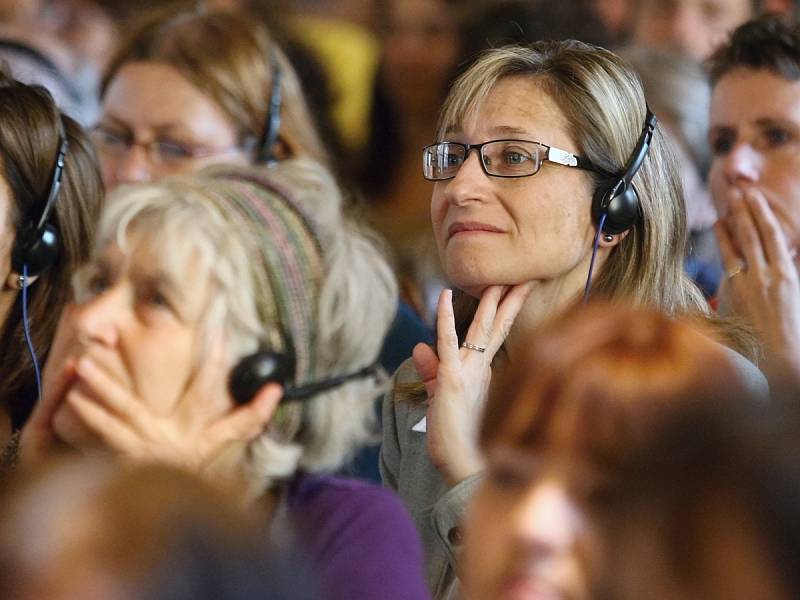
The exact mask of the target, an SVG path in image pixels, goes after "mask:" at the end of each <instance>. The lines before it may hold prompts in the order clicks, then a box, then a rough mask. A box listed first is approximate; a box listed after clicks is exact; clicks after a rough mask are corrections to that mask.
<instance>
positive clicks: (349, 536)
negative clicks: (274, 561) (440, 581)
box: [287, 474, 430, 600]
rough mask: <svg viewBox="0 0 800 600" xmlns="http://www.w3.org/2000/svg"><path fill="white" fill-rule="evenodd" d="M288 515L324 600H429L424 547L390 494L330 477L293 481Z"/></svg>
mask: <svg viewBox="0 0 800 600" xmlns="http://www.w3.org/2000/svg"><path fill="white" fill-rule="evenodd" d="M287 505H288V506H287V509H288V515H289V519H290V520H291V523H292V525H293V533H294V535H295V536H296V537H295V539H296V541H297V543H298V545H299V546H300V548H301V549H303V550H305V551H306V552H308V553H309V555H310V556H311V558H312V560H313V562H314V564H315V565H316V567H317V569H319V571H318V573H319V577H320V583H321V588H322V592H323V597H324V598H325V600H361V599H363V600H376V599H380V600H418V599H419V600H429V599H430V592H429V591H428V588H427V586H426V584H425V576H424V573H423V567H422V564H423V563H422V544H421V542H420V539H419V534H418V533H417V530H416V528H415V527H414V524H413V522H412V521H411V517H409V515H408V513H407V511H406V509H405V508H404V507H403V505H402V503H401V502H400V500H399V499H398V498H397V497H396V496H395V495H394V493H393V492H391V491H390V490H387V489H384V488H381V487H378V486H376V485H372V484H369V483H366V482H363V481H359V480H356V479H346V478H343V477H334V476H329V475H306V474H301V475H298V476H297V477H295V479H294V480H293V481H292V482H291V484H290V486H289V490H288V501H287Z"/></svg>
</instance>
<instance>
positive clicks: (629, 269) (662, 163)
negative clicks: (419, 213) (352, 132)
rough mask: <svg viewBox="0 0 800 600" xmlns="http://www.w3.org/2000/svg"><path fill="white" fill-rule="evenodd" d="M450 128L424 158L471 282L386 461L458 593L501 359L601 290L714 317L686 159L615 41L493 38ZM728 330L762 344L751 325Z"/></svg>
mask: <svg viewBox="0 0 800 600" xmlns="http://www.w3.org/2000/svg"><path fill="white" fill-rule="evenodd" d="M437 140H439V141H437V142H436V143H435V144H433V145H432V146H429V147H427V148H426V149H425V150H424V151H423V163H424V164H423V167H424V174H425V176H426V177H428V178H429V179H434V180H436V184H435V186H434V191H433V197H432V200H431V218H432V222H433V231H434V236H435V238H436V240H437V246H438V250H439V256H440V259H441V261H442V265H443V268H444V271H445V273H446V275H447V277H448V278H449V279H450V281H452V282H453V285H454V286H455V287H456V288H457V290H456V291H455V293H452V292H450V291H449V290H445V291H444V292H443V293H442V296H441V297H440V300H439V306H438V315H437V319H438V321H437V334H438V337H437V342H436V346H435V348H431V347H429V346H424V345H419V346H417V347H416V348H415V350H414V356H413V361H408V362H407V363H406V364H405V365H404V366H403V367H401V368H400V370H399V371H398V373H397V374H396V379H395V387H394V393H393V394H391V395H389V396H388V397H387V398H386V400H385V403H384V420H383V422H384V435H383V446H382V459H381V468H382V474H383V477H384V481H385V482H386V484H387V485H389V486H390V487H392V488H393V489H396V490H398V491H399V492H400V494H401V496H403V497H404V499H405V500H406V503H407V505H408V506H409V508H410V509H411V512H412V515H413V516H414V517H415V520H416V521H417V525H418V527H419V528H420V531H421V533H422V537H423V543H424V545H425V547H426V551H427V553H428V556H427V567H428V572H427V575H428V582H429V584H430V586H431V587H432V589H433V590H434V593H435V595H437V596H442V595H444V594H445V593H447V590H448V588H449V587H450V584H451V583H452V581H453V579H454V573H455V571H454V567H455V565H456V555H457V550H458V545H459V541H460V529H459V523H460V521H461V516H462V513H463V510H464V507H465V505H466V503H467V501H468V499H469V498H470V496H471V495H472V489H473V487H474V486H475V484H476V483H477V481H478V480H479V479H480V478H481V472H482V465H483V461H482V459H481V457H480V454H479V452H478V450H477V447H476V443H475V438H476V430H477V424H478V418H479V415H480V413H481V411H482V408H483V405H484V402H485V398H486V390H487V388H488V384H489V379H490V377H491V375H492V373H493V371H496V372H502V371H503V370H504V369H505V368H506V367H507V366H508V364H511V363H513V362H514V360H515V357H516V356H519V355H520V354H521V352H522V351H523V350H524V349H525V348H526V347H527V346H528V344H529V343H530V340H531V338H532V336H534V335H535V330H536V328H537V326H538V325H539V324H540V323H541V322H542V321H544V320H545V319H547V318H550V317H552V316H554V315H556V314H558V313H560V312H562V311H563V310H565V309H566V308H567V307H569V306H571V305H574V304H576V303H578V302H580V300H581V297H582V296H584V297H585V296H586V295H587V293H588V292H589V289H590V288H591V290H592V291H591V293H592V294H593V295H595V296H599V297H603V298H607V299H610V300H612V301H615V302H621V303H626V304H633V305H647V306H652V307H655V308H658V309H661V310H664V311H666V312H667V313H668V314H672V315H677V314H682V313H692V314H695V315H697V317H698V318H700V319H710V317H709V316H708V308H707V305H706V302H705V301H704V299H703V296H702V294H701V293H700V291H699V290H698V288H697V287H696V286H695V285H694V284H693V283H692V282H691V281H690V280H689V279H688V278H687V277H686V275H685V274H684V272H683V268H682V264H683V256H684V251H685V247H686V236H687V231H686V208H685V203H684V198H683V196H682V191H681V186H680V176H679V173H678V170H677V168H676V164H675V160H674V157H673V155H672V154H671V151H670V150H669V147H668V145H667V144H666V142H665V140H664V139H663V138H662V137H661V135H660V133H659V130H658V129H657V128H656V119H655V117H654V116H653V115H652V114H650V112H649V111H648V110H647V107H646V105H645V99H644V94H643V92H642V87H641V84H640V82H639V80H638V78H637V77H636V75H635V74H634V72H633V71H632V70H631V69H630V68H629V67H627V66H626V65H625V63H623V62H622V61H621V60H620V59H619V58H618V57H616V56H615V55H614V54H612V53H610V52H608V51H606V50H603V49H601V48H597V47H593V46H589V45H586V44H583V43H579V42H574V41H570V42H548V43H536V44H533V45H532V46H530V47H525V48H523V47H505V48H500V49H496V50H491V51H488V52H487V53H485V54H483V55H482V56H481V57H480V58H479V59H478V60H477V61H476V62H475V63H474V64H473V65H472V66H471V67H470V68H469V69H468V70H467V71H466V72H465V73H464V74H463V75H462V76H461V77H460V78H459V79H458V80H457V81H456V83H455V84H454V85H453V87H452V88H451V92H450V95H449V97H448V99H447V101H446V103H445V105H444V108H443V111H442V116H441V120H440V124H439V129H438V133H437ZM593 263H594V265H593ZM592 265H593V266H594V269H593V274H592ZM453 299H454V300H455V302H453V301H452V300H453ZM718 328H720V329H723V330H724V331H723V333H725V334H726V335H727V336H728V338H729V339H731V343H734V342H735V344H734V345H738V346H740V347H741V348H742V349H743V350H744V349H745V347H747V348H748V349H749V348H750V346H751V344H750V341H751V340H749V339H748V338H747V337H746V336H745V335H744V333H743V332H740V331H739V330H737V329H734V328H732V327H728V326H727V325H726V324H723V323H720V324H718ZM731 354H732V355H734V356H735V357H736V359H737V360H738V364H739V365H740V368H741V369H742V370H743V371H744V372H746V373H747V374H748V377H750V378H753V379H763V377H762V375H761V373H760V372H758V371H757V369H755V367H753V365H752V364H751V363H750V362H748V361H747V360H745V359H744V358H742V357H741V356H739V355H738V354H736V353H735V352H733V351H731Z"/></svg>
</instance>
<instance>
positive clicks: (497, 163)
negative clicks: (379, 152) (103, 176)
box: [422, 139, 597, 181]
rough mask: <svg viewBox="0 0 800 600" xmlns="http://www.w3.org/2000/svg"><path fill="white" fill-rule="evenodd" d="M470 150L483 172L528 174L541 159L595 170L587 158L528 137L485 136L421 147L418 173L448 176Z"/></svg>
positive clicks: (438, 177) (435, 178)
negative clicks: (473, 140)
mask: <svg viewBox="0 0 800 600" xmlns="http://www.w3.org/2000/svg"><path fill="white" fill-rule="evenodd" d="M470 150H477V152H478V156H479V157H480V161H481V166H482V167H483V171H484V173H486V174H487V175H491V176H492V177H530V176H531V175H535V174H536V173H538V172H539V169H541V168H542V163H544V162H545V161H547V162H552V163H556V164H559V165H563V166H566V167H576V168H578V169H585V170H589V171H596V170H597V169H595V167H594V166H593V165H592V163H591V162H589V161H588V160H587V159H585V158H583V157H581V156H578V155H577V154H573V153H572V152H567V151H566V150H561V149H559V148H554V147H552V146H548V145H547V144H542V143H541V142H534V141H530V140H511V139H507V140H489V141H488V142H483V143H482V144H462V143H460V142H447V141H445V142H437V143H435V144H431V145H430V146H425V148H424V149H423V151H422V174H423V176H424V177H425V179H428V180H430V181H443V180H446V179H452V178H453V177H455V176H456V173H458V170H459V169H460V168H461V165H463V164H464V162H465V161H466V160H467V156H468V155H469V152H470Z"/></svg>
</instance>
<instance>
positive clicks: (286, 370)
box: [228, 350, 380, 405]
mask: <svg viewBox="0 0 800 600" xmlns="http://www.w3.org/2000/svg"><path fill="white" fill-rule="evenodd" d="M294 372H295V363H294V358H293V357H292V356H291V355H288V354H281V353H279V352H274V351H272V350H259V351H257V352H254V353H253V354H249V355H247V356H245V357H244V358H243V359H241V360H240V361H239V363H238V364H237V365H236V366H235V367H234V368H233V370H232V371H231V374H230V377H229V379H228V390H229V391H230V393H231V396H233V399H234V400H235V401H236V403H237V404H240V405H242V404H247V403H248V402H250V400H252V398H253V396H255V395H256V392H258V390H260V389H261V388H262V387H263V386H264V385H266V384H267V383H279V384H281V385H282V386H283V399H282V401H283V402H286V401H292V400H295V401H299V400H307V399H309V398H311V397H313V396H316V395H317V394H320V393H322V392H325V391H327V390H330V389H333V388H335V387H338V386H340V385H342V384H343V383H347V382H348V381H352V380H354V379H365V378H368V377H377V376H378V374H379V373H380V368H379V366H378V365H377V364H373V365H370V366H368V367H364V368H363V369H359V370H358V371H353V372H352V373H346V374H344V375H335V376H333V377H329V378H328V379H323V380H321V381H315V382H312V383H307V384H305V385H302V386H298V387H293V386H290V385H287V384H286V382H287V381H289V380H290V379H291V378H292V377H293V376H294Z"/></svg>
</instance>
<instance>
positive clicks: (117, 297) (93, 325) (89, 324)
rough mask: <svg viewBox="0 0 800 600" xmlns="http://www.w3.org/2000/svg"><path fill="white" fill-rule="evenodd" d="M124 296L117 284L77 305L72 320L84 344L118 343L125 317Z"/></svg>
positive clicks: (79, 338) (109, 345)
mask: <svg viewBox="0 0 800 600" xmlns="http://www.w3.org/2000/svg"><path fill="white" fill-rule="evenodd" d="M123 296H124V291H123V290H122V289H121V288H120V286H116V287H113V288H109V289H108V290H106V291H105V292H103V293H101V294H98V295H97V296H94V297H93V298H91V299H90V300H87V301H85V302H83V303H81V304H79V305H77V306H76V307H75V309H74V311H72V320H73V324H74V328H75V332H76V335H77V338H78V340H79V341H80V342H81V343H82V344H92V343H95V344H102V345H104V346H106V347H109V348H113V347H115V346H116V345H117V342H118V341H119V333H120V326H121V324H122V320H123V319H124V318H125V312H124V297H123Z"/></svg>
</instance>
